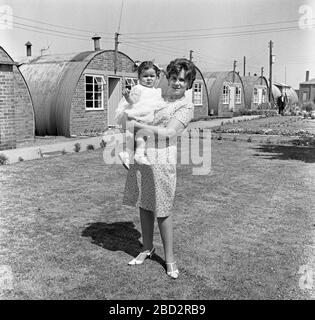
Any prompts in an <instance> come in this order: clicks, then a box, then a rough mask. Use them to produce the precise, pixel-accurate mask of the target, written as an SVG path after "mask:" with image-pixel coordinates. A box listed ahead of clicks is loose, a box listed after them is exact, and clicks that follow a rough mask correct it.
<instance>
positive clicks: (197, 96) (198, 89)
mask: <svg viewBox="0 0 315 320" xmlns="http://www.w3.org/2000/svg"><path fill="white" fill-rule="evenodd" d="M193 103H194V104H195V105H202V84H201V82H195V83H194V95H193Z"/></svg>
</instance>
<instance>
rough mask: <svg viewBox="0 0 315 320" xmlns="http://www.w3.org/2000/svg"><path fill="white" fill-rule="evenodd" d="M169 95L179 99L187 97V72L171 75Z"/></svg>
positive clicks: (182, 71)
mask: <svg viewBox="0 0 315 320" xmlns="http://www.w3.org/2000/svg"><path fill="white" fill-rule="evenodd" d="M168 84H169V94H170V96H171V97H172V98H176V99H179V98H181V97H183V96H184V95H185V91H186V90H187V87H188V82H187V81H186V80H185V70H181V72H180V73H179V75H177V74H175V73H173V74H170V77H169V79H168Z"/></svg>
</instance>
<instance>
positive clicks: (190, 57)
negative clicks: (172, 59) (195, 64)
mask: <svg viewBox="0 0 315 320" xmlns="http://www.w3.org/2000/svg"><path fill="white" fill-rule="evenodd" d="M193 52H194V51H193V50H190V51H189V61H192V58H193V56H192V53H193Z"/></svg>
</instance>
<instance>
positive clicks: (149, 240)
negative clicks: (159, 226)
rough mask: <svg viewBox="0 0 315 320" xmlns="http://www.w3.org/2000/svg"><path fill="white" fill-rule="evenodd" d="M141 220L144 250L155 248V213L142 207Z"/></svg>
mask: <svg viewBox="0 0 315 320" xmlns="http://www.w3.org/2000/svg"><path fill="white" fill-rule="evenodd" d="M140 222H141V231H142V242H143V249H144V251H146V250H151V249H152V248H153V231H154V213H153V212H152V211H149V210H145V209H143V208H140Z"/></svg>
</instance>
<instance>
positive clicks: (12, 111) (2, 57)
mask: <svg viewBox="0 0 315 320" xmlns="http://www.w3.org/2000/svg"><path fill="white" fill-rule="evenodd" d="M34 132H35V124H34V109H33V103H32V98H31V95H30V92H29V90H28V87H27V84H26V82H25V80H24V78H23V76H22V74H21V72H20V71H19V69H18V68H17V66H16V63H15V62H14V61H13V59H12V58H11V57H10V56H9V54H8V53H7V52H6V51H5V50H4V49H3V48H2V47H1V46H0V150H5V149H13V148H16V147H17V145H18V144H20V143H23V142H26V141H32V140H34Z"/></svg>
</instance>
